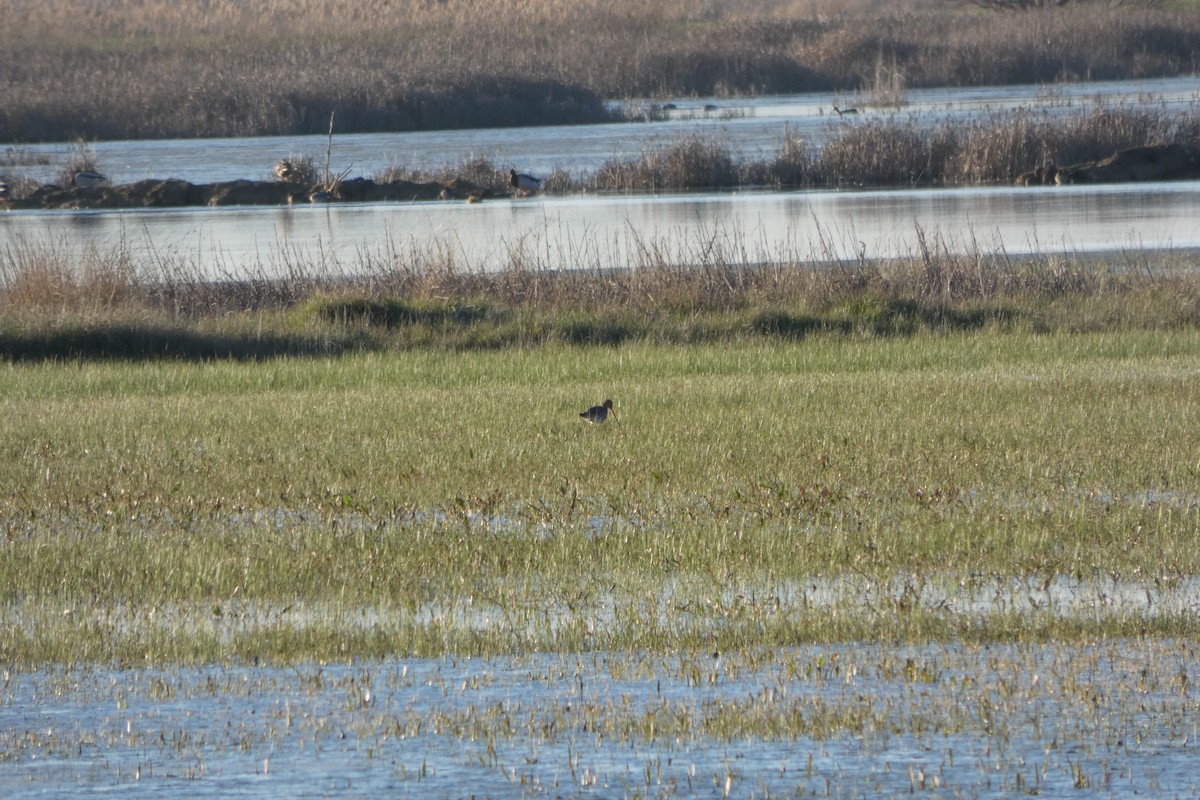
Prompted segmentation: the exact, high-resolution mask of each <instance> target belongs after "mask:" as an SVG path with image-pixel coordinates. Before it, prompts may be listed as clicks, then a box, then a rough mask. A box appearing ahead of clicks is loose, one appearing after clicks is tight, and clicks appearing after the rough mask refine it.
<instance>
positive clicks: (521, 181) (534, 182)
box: [508, 169, 542, 197]
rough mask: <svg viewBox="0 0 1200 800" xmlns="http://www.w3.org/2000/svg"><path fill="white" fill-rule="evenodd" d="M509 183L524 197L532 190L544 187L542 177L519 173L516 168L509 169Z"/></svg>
mask: <svg viewBox="0 0 1200 800" xmlns="http://www.w3.org/2000/svg"><path fill="white" fill-rule="evenodd" d="M508 185H509V186H511V187H512V188H514V189H516V190H517V193H518V194H520V195H521V196H522V197H528V196H529V193H530V192H536V191H537V190H538V189H541V188H542V179H541V178H535V177H533V176H532V175H525V174H523V173H518V172H517V171H516V170H515V169H510V170H509V171H508Z"/></svg>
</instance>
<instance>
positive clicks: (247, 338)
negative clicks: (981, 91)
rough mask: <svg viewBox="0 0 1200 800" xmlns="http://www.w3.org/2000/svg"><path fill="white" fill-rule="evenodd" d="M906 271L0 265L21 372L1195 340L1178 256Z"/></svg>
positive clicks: (379, 255)
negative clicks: (58, 365) (570, 353)
mask: <svg viewBox="0 0 1200 800" xmlns="http://www.w3.org/2000/svg"><path fill="white" fill-rule="evenodd" d="M918 241H919V250H918V252H917V253H916V254H915V255H914V256H913V257H911V258H904V259H865V258H864V259H859V260H857V261H856V262H854V263H846V262H842V261H839V260H837V259H836V258H835V257H834V256H833V255H832V254H831V253H829V254H827V255H825V256H824V257H822V252H821V250H820V247H821V244H820V242H814V243H810V245H811V246H812V247H814V248H816V249H815V250H814V251H813V252H805V253H800V252H796V253H794V254H792V255H790V256H789V254H788V253H787V252H783V253H773V255H772V257H778V258H782V259H783V260H780V261H775V262H770V263H766V262H764V261H763V260H762V258H763V257H762V256H759V255H757V253H758V250H757V248H756V246H755V244H754V243H753V242H749V241H747V240H746V239H745V237H744V236H741V235H740V234H738V233H737V232H714V233H713V234H712V235H711V236H709V237H706V238H704V239H702V240H698V241H694V242H679V241H666V240H664V241H659V240H654V239H646V240H640V241H637V242H635V244H636V247H635V248H632V250H633V252H634V255H633V256H632V261H631V263H629V265H628V269H623V270H600V269H589V268H587V267H586V265H581V267H580V268H579V269H574V270H554V269H548V268H544V267H542V266H540V265H539V261H538V256H537V254H536V252H531V251H529V250H527V249H525V248H524V247H523V245H522V244H521V243H517V244H515V245H513V246H512V251H511V253H509V254H508V263H509V266H508V268H506V269H504V270H501V271H499V272H483V271H477V270H473V269H472V268H471V266H470V265H464V264H460V263H457V262H456V260H455V258H454V257H453V255H452V254H449V253H446V252H441V251H440V250H439V249H438V248H433V249H431V250H429V251H418V250H411V249H410V250H406V249H403V248H390V249H385V250H384V251H381V252H364V253H361V254H359V255H358V256H357V257H356V260H355V261H354V262H353V263H339V264H332V265H331V264H329V263H326V262H324V261H321V262H320V263H313V262H308V261H306V260H305V259H304V258H296V257H294V256H292V255H289V254H288V253H280V254H279V255H278V258H277V261H278V263H279V264H282V265H285V267H286V270H285V273H284V277H278V276H275V277H271V276H268V275H265V274H263V275H260V276H255V275H252V274H251V275H238V276H229V277H228V278H227V279H213V278H211V277H209V278H206V277H204V276H205V275H210V274H211V269H212V265H210V264H205V263H201V262H200V261H196V260H191V259H190V258H189V257H188V256H186V255H171V254H161V253H155V254H152V255H144V254H137V253H134V252H133V251H132V250H131V249H130V246H129V245H128V244H119V245H115V246H113V247H112V248H109V249H100V248H92V249H88V250H85V251H84V252H83V253H82V255H80V254H77V253H75V252H74V251H71V250H68V249H65V248H62V247H60V246H56V245H54V244H53V243H42V244H37V243H29V242H20V241H18V242H13V243H11V244H10V245H9V246H8V247H6V248H4V249H3V250H0V355H2V356H3V357H4V358H5V359H7V360H10V361H14V362H20V361H39V360H74V359H115V360H142V359H160V358H166V359H184V360H209V359H234V360H244V359H251V360H264V359H271V358H277V357H283V356H305V355H307V356H333V355H340V354H347V353H354V352H380V351H404V350H424V349H432V350H451V351H453V350H493V349H503V348H538V347H543V346H553V345H559V344H574V345H608V346H612V345H620V344H627V343H657V344H722V343H736V342H745V341H756V340H765V341H770V342H786V341H799V340H804V339H807V338H810V337H814V336H816V337H819V336H834V337H851V338H855V337H868V338H871V337H896V336H900V337H903V336H911V335H914V334H918V333H948V332H964V331H966V332H970V331H1001V332H1003V331H1015V332H1033V333H1062V332H1108V331H1126V330H1193V329H1195V328H1196V327H1197V326H1198V325H1200V279H1198V278H1197V275H1196V272H1195V263H1194V258H1193V257H1192V256H1190V255H1188V254H1174V255H1160V254H1153V253H1146V254H1141V253H1134V254H1129V255H1119V254H1115V255H1114V256H1112V257H1110V258H1108V259H1103V258H1087V257H1083V256H1072V255H1066V254H1062V255H1046V256H1029V257H1016V256H1010V255H1008V254H1006V253H1003V252H985V251H983V250H982V249H977V250H974V251H967V252H956V251H955V250H954V249H952V248H951V247H949V246H948V245H947V244H946V243H944V242H943V241H941V240H940V239H939V238H938V237H937V236H932V235H931V236H926V235H925V234H924V233H923V232H921V231H918Z"/></svg>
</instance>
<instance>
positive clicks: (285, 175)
mask: <svg viewBox="0 0 1200 800" xmlns="http://www.w3.org/2000/svg"><path fill="white" fill-rule="evenodd" d="M299 174H300V170H298V169H296V165H295V164H293V163H292V162H291V161H288V160H287V159H286V158H282V159H280V160H279V163H278V164H276V165H275V176H276V177H277V178H279V179H280V180H281V181H290V180H291V179H292V178H295V177H297V176H298V175H299Z"/></svg>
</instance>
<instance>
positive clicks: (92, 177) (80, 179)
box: [71, 169, 108, 189]
mask: <svg viewBox="0 0 1200 800" xmlns="http://www.w3.org/2000/svg"><path fill="white" fill-rule="evenodd" d="M71 182H72V183H74V184H75V185H76V186H77V187H78V188H80V189H92V188H95V187H97V186H100V185H101V184H104V183H108V177H107V176H105V175H101V174H100V173H99V172H93V171H91V170H90V169H84V170H80V171H79V172H76V173H75V177H73V178H72V179H71Z"/></svg>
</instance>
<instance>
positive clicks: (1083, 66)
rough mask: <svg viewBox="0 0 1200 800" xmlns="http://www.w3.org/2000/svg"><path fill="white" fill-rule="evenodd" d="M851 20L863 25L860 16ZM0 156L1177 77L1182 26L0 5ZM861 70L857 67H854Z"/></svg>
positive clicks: (297, 6)
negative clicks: (682, 104) (90, 142)
mask: <svg viewBox="0 0 1200 800" xmlns="http://www.w3.org/2000/svg"><path fill="white" fill-rule="evenodd" d="M868 20H869V21H870V24H864V23H865V22H866V21H868ZM0 48H2V49H3V52H5V54H6V56H7V58H5V59H4V60H3V61H2V62H0V140H7V141H37V140H62V139H64V138H69V137H71V136H87V137H89V138H106V139H114V138H136V137H159V136H187V137H192V136H217V135H225V136H229V135H251V134H303V133H321V132H324V130H325V127H326V122H327V120H328V118H329V115H330V113H331V112H335V113H336V115H337V119H338V129H339V130H340V131H344V132H355V131H369V130H409V129H438V128H453V127H464V126H485V125H486V126H496V125H526V124H538V123H548V122H563V121H570V122H586V121H596V120H601V119H608V118H611V117H610V113H611V112H610V111H609V110H608V109H607V108H606V107H605V106H604V103H603V100H604V99H606V98H608V99H611V98H626V97H663V96H678V95H693V94H695V95H713V94H745V93H760V94H761V93H780V92H800V91H815V90H825V91H829V90H837V91H856V92H863V93H864V94H867V95H874V96H875V99H876V100H878V101H879V102H884V103H886V104H895V103H898V102H901V101H902V94H903V91H904V90H905V89H906V88H910V87H922V86H932V85H967V84H997V83H1015V82H1027V83H1032V82H1051V81H1056V80H1083V79H1100V78H1118V77H1124V78H1139V77H1151V76H1163V75H1177V74H1187V73H1189V72H1192V71H1194V70H1195V69H1196V68H1197V60H1196V56H1195V54H1196V53H1197V52H1200V15H1197V14H1196V13H1195V12H1188V11H1166V10H1161V9H1147V8H1140V9H1105V10H1097V9H1094V8H1092V7H1088V8H1087V9H1086V10H1085V9H1082V8H1081V9H1075V8H1067V9H1057V10H1049V11H1043V12H1038V13H1031V14H1022V15H997V14H985V13H980V12H977V11H967V12H964V11H961V10H959V11H954V10H951V9H947V8H946V7H945V5H944V4H942V3H933V2H917V1H916V0H910V1H909V2H907V3H903V4H879V3H873V2H859V3H852V4H848V5H845V6H841V5H838V4H832V3H828V2H804V0H792V2H786V1H785V0H739V1H738V2H736V3H731V4H720V5H717V4H701V5H699V6H697V5H696V4H693V3H682V2H673V3H667V4H651V3H647V2H645V0H617V2H613V3H601V2H598V1H597V0H588V2H584V3H571V4H547V3H534V2H524V1H523V0H486V2H482V3H480V2H468V0H450V2H442V3H432V2H430V3H425V2H405V3H387V2H383V1H382V0H376V2H367V3H351V2H348V0H295V2H286V3H285V2H274V3H265V4H261V3H256V4H253V5H247V4H244V3H239V2H233V0H223V1H221V2H201V1H200V0H186V1H185V2H176V3H168V2H165V0H151V1H150V2H144V3H137V4H125V3H108V4H99V5H98V4H95V3H90V2H83V0H48V2H43V3H6V4H3V5H0ZM864 65H866V66H864Z"/></svg>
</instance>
